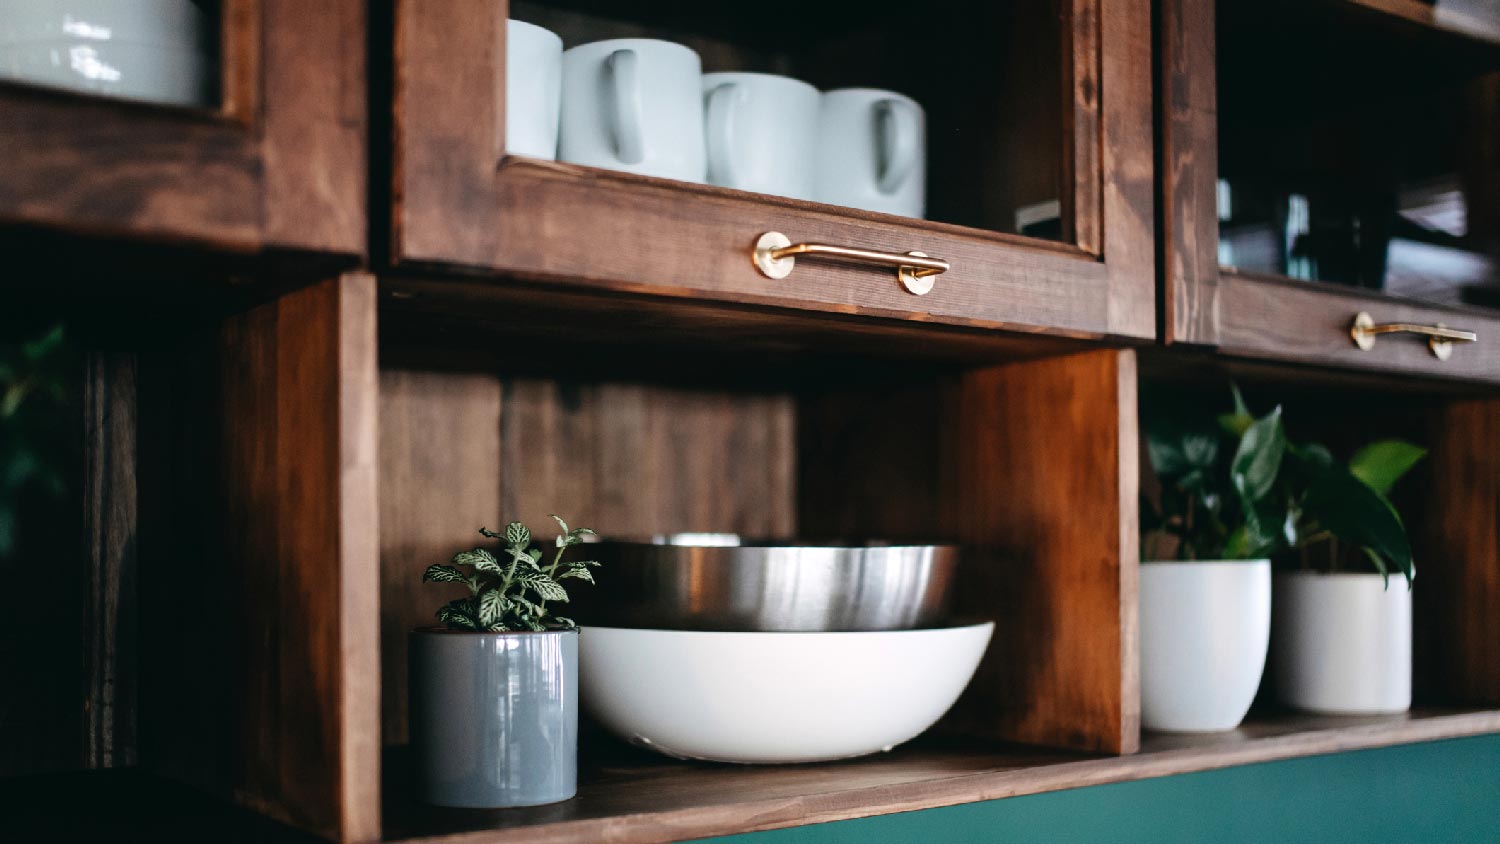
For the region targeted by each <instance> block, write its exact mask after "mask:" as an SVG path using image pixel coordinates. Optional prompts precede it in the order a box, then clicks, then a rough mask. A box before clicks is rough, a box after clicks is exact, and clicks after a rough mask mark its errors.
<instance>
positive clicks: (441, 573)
mask: <svg viewBox="0 0 1500 844" xmlns="http://www.w3.org/2000/svg"><path fill="white" fill-rule="evenodd" d="M467 581H468V578H467V577H464V573H463V572H461V571H459V570H458V569H456V568H453V567H452V566H441V565H439V566H428V567H427V571H425V572H422V582H423V583H464V582H467Z"/></svg>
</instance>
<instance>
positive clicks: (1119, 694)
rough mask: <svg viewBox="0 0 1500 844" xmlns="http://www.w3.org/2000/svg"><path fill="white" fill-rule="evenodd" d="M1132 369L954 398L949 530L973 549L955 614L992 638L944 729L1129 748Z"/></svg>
mask: <svg viewBox="0 0 1500 844" xmlns="http://www.w3.org/2000/svg"><path fill="white" fill-rule="evenodd" d="M1134 364H1135V359H1134V355H1133V353H1132V352H1128V351H1124V352H1121V351H1100V352H1089V353H1086V354H1081V355H1074V356H1069V357H1063V358H1053V359H1047V360H1040V361H1031V362H1026V363H1019V364H1011V365H1006V366H1000V367H995V368H991V369H985V370H978V371H974V372H970V373H967V374H965V375H964V376H963V377H962V379H961V380H960V382H959V383H958V385H957V388H956V391H955V395H954V397H953V404H952V406H953V407H954V409H955V414H956V416H955V419H956V424H955V425H954V426H952V427H953V432H954V433H953V435H952V439H951V442H950V444H949V447H950V448H951V449H952V454H953V456H952V457H951V458H950V459H949V463H950V465H951V466H952V467H953V470H952V471H953V478H952V483H953V488H954V493H953V494H952V496H951V500H952V501H953V502H954V504H953V507H952V512H951V514H950V518H952V519H953V520H954V528H955V530H956V532H957V534H958V536H959V538H960V539H962V540H963V541H964V542H965V543H967V544H969V545H972V546H974V547H976V548H982V549H984V553H982V554H976V555H974V556H973V557H971V559H970V562H971V563H972V565H971V566H970V569H969V575H970V577H971V580H970V581H969V586H968V588H966V589H964V590H962V592H961V600H962V601H963V602H964V607H963V608H964V609H965V610H966V611H967V612H970V613H973V614H975V615H979V616H984V617H988V618H993V619H996V621H997V622H998V626H997V630H996V636H995V638H994V640H993V641H992V642H991V643H990V649H989V652H988V653H987V654H986V656H985V660H984V662H983V664H982V665H981V667H980V671H979V674H978V675H977V676H976V677H975V680H974V682H973V683H972V684H971V685H970V688H969V690H968V692H967V693H966V694H965V697H964V699H963V700H962V701H960V703H959V707H958V709H957V710H956V711H955V713H954V715H953V717H952V719H951V722H950V723H951V724H952V725H953V726H956V727H960V728H962V729H965V730H968V731H973V732H980V733H986V734H991V735H995V736H998V737H1001V738H1005V739H1009V740H1014V741H1021V742H1027V743H1034V744H1045V745H1051V746H1057V747H1068V748H1077V749H1080V750H1091V751H1102V752H1106V753H1131V752H1134V751H1135V750H1136V749H1137V746H1138V742H1139V735H1138V721H1139V716H1138V709H1139V703H1138V700H1137V697H1138V695H1137V692H1136V683H1137V679H1136V676H1135V675H1136V662H1137V660H1136V655H1135V649H1136V645H1135V642H1134V633H1133V631H1134V629H1135V600H1136V596H1135V581H1136V577H1135V574H1136V564H1137V557H1138V553H1139V552H1138V538H1137V526H1136V509H1135V508H1136V504H1135V501H1136V495H1137V492H1136V488H1135V487H1136V481H1137V472H1138V470H1137V469H1136V467H1135V461H1136V448H1137V446H1136V418H1135V401H1134V390H1135V365H1134Z"/></svg>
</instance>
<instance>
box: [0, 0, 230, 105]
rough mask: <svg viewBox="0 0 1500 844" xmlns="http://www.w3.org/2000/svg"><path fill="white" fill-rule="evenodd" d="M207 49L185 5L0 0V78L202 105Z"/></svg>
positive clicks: (195, 16) (183, 1)
mask: <svg viewBox="0 0 1500 844" xmlns="http://www.w3.org/2000/svg"><path fill="white" fill-rule="evenodd" d="M210 43H211V39H210V36H209V31H208V26H207V21H206V19H205V16H204V14H203V11H202V10H201V9H200V8H199V7H198V6H197V5H196V4H194V3H192V2H191V0H0V79H15V80H20V81H23V82H30V83H34V84H38V85H48V86H52V87H57V88H69V89H72V90H77V91H88V92H92V93H97V94H104V95H108V96H112V97H121V98H125V99H137V100H147V101H150V102H158V103H170V104H173V105H185V106H205V105H208V104H209V102H210V100H211V98H212V93H211V92H212V90H213V80H214V72H213V70H214V68H213V60H212V59H211V58H210V56H209V46H210Z"/></svg>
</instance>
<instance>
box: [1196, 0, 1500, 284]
mask: <svg viewBox="0 0 1500 844" xmlns="http://www.w3.org/2000/svg"><path fill="white" fill-rule="evenodd" d="M1218 11H1219V18H1218V47H1219V50H1218V54H1219V67H1218V72H1219V176H1220V179H1219V203H1218V205H1219V223H1220V254H1219V262H1220V263H1221V264H1224V265H1227V266H1232V267H1235V268H1237V269H1240V270H1245V271H1251V272H1262V273H1274V274H1280V275H1287V276H1291V277H1293V278H1298V279H1308V280H1316V281H1321V282H1329V283H1334V284H1343V285H1349V286H1354V287H1362V288H1367V289H1373V290H1381V291H1385V292H1387V293H1391V294H1395V295H1399V296H1405V297H1412V298H1419V299H1425V300H1429V301H1433V302H1439V303H1444V304H1459V303H1469V304H1486V305H1490V306H1494V307H1500V214H1497V211H1500V47H1497V46H1495V45H1493V44H1486V43H1484V42H1482V41H1480V40H1475V39H1471V38H1466V37H1462V36H1457V35H1454V34H1452V33H1447V32H1442V31H1439V30H1437V29H1434V28H1431V27H1427V26H1421V25H1416V24H1407V23H1404V22H1402V21H1399V20H1397V19H1395V18H1394V17H1392V16H1390V15H1386V14H1384V13H1380V12H1374V11H1371V10H1368V9H1364V8H1362V7H1360V6H1359V4H1355V3H1329V4H1307V3H1296V4H1292V3H1281V2H1275V3H1263V2H1244V0H1225V1H1224V2H1220V3H1219V4H1218ZM1495 14H1496V15H1497V16H1500V10H1497V11H1496V12H1495ZM1440 17H1441V16H1440ZM1495 23H1496V24H1497V25H1500V20H1497V21H1496V22H1495Z"/></svg>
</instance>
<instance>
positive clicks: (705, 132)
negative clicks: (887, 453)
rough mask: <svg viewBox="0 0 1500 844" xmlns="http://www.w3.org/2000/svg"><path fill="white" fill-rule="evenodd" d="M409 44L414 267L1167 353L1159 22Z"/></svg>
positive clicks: (508, 12) (873, 21)
mask: <svg viewBox="0 0 1500 844" xmlns="http://www.w3.org/2000/svg"><path fill="white" fill-rule="evenodd" d="M394 31H395V36H394V37H395V47H396V49H395V54H396V56H397V61H396V66H395V68H394V79H393V85H392V88H393V93H394V98H395V110H394V113H395V125H394V127H393V128H394V141H395V143H394V148H393V151H392V152H393V159H392V178H393V185H392V196H393V197H396V198H397V200H398V202H397V205H396V207H395V209H394V212H395V213H394V219H393V220H392V225H391V229H390V236H391V238H392V243H391V247H392V248H391V252H392V257H393V260H394V263H395V264H396V265H398V266H399V265H403V264H409V265H414V266H420V267H424V268H431V267H434V266H444V265H446V266H455V265H456V266H463V267H466V268H470V269H473V268H486V269H488V270H490V271H494V272H500V273H508V274H513V275H522V276H529V277H541V278H545V279H546V280H548V281H552V282H557V283H568V284H575V285H576V284H591V285H595V286H599V285H604V286H613V287H615V288H617V289H618V288H623V287H628V288H629V289H630V290H631V291H632V292H636V293H640V292H657V293H662V294H666V295H690V296H694V297H700V298H701V297H704V296H708V297H717V298H727V299H733V300H736V301H742V302H754V303H767V304H774V305H778V306H792V307H811V308H814V309H825V310H826V309H833V308H839V309H843V310H847V309H849V308H850V307H851V306H853V307H855V308H856V309H859V308H866V309H869V310H870V311H875V310H878V311H880V312H881V314H882V315H889V316H900V317H912V318H924V319H925V318H935V319H938V320H940V321H947V322H955V323H963V324H970V325H980V326H986V327H989V326H993V327H1017V328H1024V329H1025V330H1027V331H1035V330H1037V329H1053V330H1058V331H1064V332H1068V333H1073V334H1093V335H1121V336H1135V337H1141V338H1146V337H1151V336H1154V333H1155V325H1154V306H1153V304H1152V303H1153V298H1154V294H1153V286H1154V281H1153V278H1152V266H1153V264H1152V260H1153V252H1152V242H1151V238H1152V212H1151V201H1152V196H1151V189H1150V178H1149V175H1150V161H1151V149H1150V146H1151V139H1150V132H1149V125H1150V124H1149V117H1150V81H1149V43H1150V33H1149V8H1148V4H1147V3H1145V2H1139V0H1127V2H1121V3H1108V4H1103V3H1098V2H1095V0H1009V1H1008V2H1002V3H986V2H977V1H976V0H935V2H933V3H929V4H927V5H925V6H923V7H921V8H920V9H918V8H914V7H910V6H903V5H899V4H897V5H890V4H886V5H881V4H873V5H872V4H864V3H853V2H847V0H824V1H823V2H812V3H793V2H790V0H771V1H770V2H769V3H757V4H728V3H712V4H709V3H696V4H694V3H677V2H666V0H652V1H651V2H635V3H626V2H620V0H516V2H513V3H510V4H508V5H507V4H503V3H498V4H497V3H494V2H489V0H463V2H459V3H449V2H444V3H438V2H436V0H400V2H398V3H397V4H396V19H395V21H394ZM762 236H772V237H771V239H769V240H766V241H761V237H762ZM757 243H762V245H765V244H774V245H770V246H767V247H766V248H767V249H771V250H781V251H778V252H777V255H776V256H774V257H772V258H769V259H766V260H760V259H756V260H752V258H753V257H754V255H753V246H754V245H755V244H757ZM1106 243H1108V244H1109V247H1110V248H1109V249H1106V248H1105V244H1106ZM630 244H639V246H631V245H630ZM785 250H791V251H785ZM918 252H920V253H923V254H922V255H920V256H919V255H913V254H912V253H918ZM871 253H873V254H871ZM903 256H906V257H908V258H922V259H923V262H920V263H913V264H912V265H910V267H909V269H911V271H912V272H911V274H912V275H914V276H916V277H917V278H918V279H926V280H925V281H920V282H918V283H914V284H905V283H904V282H903V285H904V289H903V288H898V287H897V286H896V285H895V283H894V282H896V280H897V278H898V276H899V275H900V274H901V273H902V272H905V271H904V270H901V271H898V270H899V267H901V266H903V265H902V261H903V260H905V259H904V258H903ZM783 257H784V258H786V259H792V258H795V261H794V262H793V261H791V260H785V261H784V260H783ZM778 262H780V263H778ZM761 264H766V265H767V266H766V267H761V271H760V272H757V267H759V266H760V265H761ZM773 265H774V266H773ZM792 266H795V267H796V269H795V270H792V269H791V267H792ZM783 270H784V271H785V272H786V273H788V274H791V279H792V281H784V278H785V277H784V276H780V275H777V273H779V272H782V271H783ZM887 276H888V277H889V281H890V282H891V283H890V284H883V283H882V282H883V281H884V280H886V277H887ZM799 279H800V281H798V280H799ZM778 282H780V283H778ZM914 297H921V298H914Z"/></svg>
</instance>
